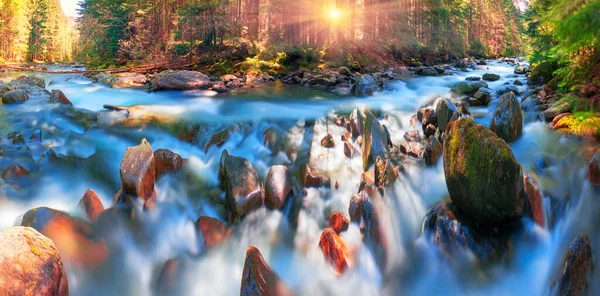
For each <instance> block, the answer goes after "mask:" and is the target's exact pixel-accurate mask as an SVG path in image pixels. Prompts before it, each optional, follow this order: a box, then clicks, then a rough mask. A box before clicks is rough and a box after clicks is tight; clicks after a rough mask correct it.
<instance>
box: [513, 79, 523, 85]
mask: <svg viewBox="0 0 600 296" xmlns="http://www.w3.org/2000/svg"><path fill="white" fill-rule="evenodd" d="M513 84H514V85H516V86H522V85H523V82H522V81H521V80H518V79H517V80H515V82H513Z"/></svg>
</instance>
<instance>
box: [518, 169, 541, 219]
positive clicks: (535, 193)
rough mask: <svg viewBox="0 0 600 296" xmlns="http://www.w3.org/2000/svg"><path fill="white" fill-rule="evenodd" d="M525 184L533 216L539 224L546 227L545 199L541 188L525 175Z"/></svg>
mask: <svg viewBox="0 0 600 296" xmlns="http://www.w3.org/2000/svg"><path fill="white" fill-rule="evenodd" d="M523 184H524V186H525V187H524V188H525V195H527V200H528V201H529V209H530V210H531V218H532V219H533V221H534V222H535V223H536V224H537V225H539V226H541V227H545V223H544V204H543V203H544V201H543V197H542V194H541V193H540V190H539V189H538V187H537V186H536V185H535V184H533V182H532V180H531V178H529V177H528V176H525V177H524V178H523Z"/></svg>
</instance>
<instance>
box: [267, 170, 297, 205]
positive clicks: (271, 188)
mask: <svg viewBox="0 0 600 296" xmlns="http://www.w3.org/2000/svg"><path fill="white" fill-rule="evenodd" d="M291 193H292V176H291V174H290V172H289V170H288V168H287V167H286V166H283V165H275V166H272V167H271V169H270V170H269V173H267V178H266V181H265V205H266V206H267V207H268V208H270V209H275V210H279V209H281V208H283V205H284V204H285V201H286V200H287V198H288V196H289V195H290V194H291Z"/></svg>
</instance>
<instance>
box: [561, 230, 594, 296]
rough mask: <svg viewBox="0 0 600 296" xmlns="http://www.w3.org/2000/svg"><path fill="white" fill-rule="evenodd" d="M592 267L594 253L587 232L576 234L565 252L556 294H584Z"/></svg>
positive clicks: (586, 290)
mask: <svg viewBox="0 0 600 296" xmlns="http://www.w3.org/2000/svg"><path fill="white" fill-rule="evenodd" d="M593 269H594V254H593V253H592V248H591V246H590V239H589V237H588V235H587V234H585V233H583V234H580V235H578V236H577V237H576V238H575V240H574V241H573V243H572V244H571V246H570V247H569V251H568V252H567V255H566V258H565V263H564V267H563V268H562V273H561V276H560V281H559V286H558V295H561V296H563V295H565V296H566V295H569V296H570V295H586V294H587V292H588V285H589V284H588V280H589V276H590V274H591V273H592V270H593Z"/></svg>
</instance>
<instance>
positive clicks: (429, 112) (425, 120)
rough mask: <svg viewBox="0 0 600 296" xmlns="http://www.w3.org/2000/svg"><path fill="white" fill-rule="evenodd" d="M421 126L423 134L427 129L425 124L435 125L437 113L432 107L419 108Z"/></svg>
mask: <svg viewBox="0 0 600 296" xmlns="http://www.w3.org/2000/svg"><path fill="white" fill-rule="evenodd" d="M420 111H421V113H422V114H421V128H422V129H423V134H425V131H426V130H427V126H428V125H430V124H433V125H434V126H435V125H437V121H438V120H437V113H436V112H435V109H433V108H422V109H421V110H420Z"/></svg>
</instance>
